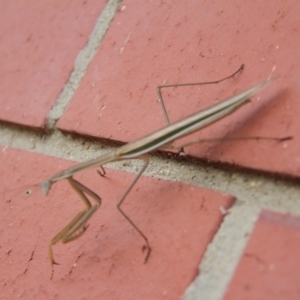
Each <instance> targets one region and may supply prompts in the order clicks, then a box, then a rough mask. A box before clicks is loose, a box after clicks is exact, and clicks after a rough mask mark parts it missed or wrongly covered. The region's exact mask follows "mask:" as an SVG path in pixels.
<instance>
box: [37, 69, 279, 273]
mask: <svg viewBox="0 0 300 300" xmlns="http://www.w3.org/2000/svg"><path fill="white" fill-rule="evenodd" d="M241 69H242V67H241V68H240V69H239V70H238V71H237V72H239V71H240V70H241ZM237 72H235V73H234V74H233V75H231V76H228V77H226V78H224V79H222V80H219V81H216V82H215V83H218V82H220V81H223V80H225V79H227V78H229V77H232V76H234V75H235V74H236V73H237ZM273 80H274V79H269V80H267V81H265V82H262V83H259V84H257V85H255V86H253V87H252V88H249V89H247V90H245V91H243V92H241V93H239V94H237V95H235V96H233V97H230V98H228V99H226V100H224V101H222V102H220V103H218V104H215V105H213V106H211V107H209V108H207V109H205V110H202V111H199V112H197V113H195V114H193V115H191V116H188V117H186V118H184V119H182V120H179V121H177V122H175V123H173V124H170V125H168V126H166V127H164V128H162V129H160V130H157V131H155V132H153V133H151V134H149V135H147V136H145V137H143V138H141V139H138V140H136V141H133V142H130V143H128V144H125V145H123V146H121V147H119V148H117V149H115V150H113V151H111V152H108V153H106V154H104V155H102V156H100V157H97V158H94V159H91V160H89V161H87V162H83V163H79V164H76V165H75V166H73V167H71V168H69V169H66V170H64V171H62V172H59V173H57V174H54V175H53V176H52V177H50V178H49V179H47V180H45V181H43V182H41V183H40V185H39V187H40V188H41V190H42V191H43V193H44V194H45V195H47V194H48V192H49V189H50V188H51V185H52V184H54V183H55V182H56V181H59V180H62V179H66V180H68V181H69V183H70V185H71V186H72V188H73V189H74V190H75V191H76V193H77V194H78V195H79V197H80V198H81V199H82V201H83V202H84V203H85V205H86V209H84V210H82V211H81V212H80V213H78V215H77V216H75V218H73V220H72V221H71V222H70V223H69V224H68V225H67V226H66V227H65V228H64V229H63V230H62V231H60V232H59V233H58V234H57V235H56V236H55V237H54V238H53V239H52V240H51V242H50V244H49V258H50V261H51V265H52V275H53V264H56V263H55V261H54V258H53V253H52V246H53V245H55V244H56V243H57V242H59V241H62V242H63V243H67V242H70V241H72V240H74V239H77V238H78V237H79V236H81V235H82V234H83V233H84V231H85V230H86V226H85V224H86V222H87V221H88V220H89V219H90V217H91V216H92V215H93V214H94V212H95V211H96V210H97V209H98V208H99V207H100V205H101V198H100V197H99V196H98V195H97V194H96V193H94V192H93V191H92V190H90V189H89V188H87V187H86V186H84V185H83V184H82V183H80V182H78V181H77V180H75V179H74V178H73V175H74V174H76V173H78V172H81V171H83V170H87V169H90V168H93V167H99V166H100V167H101V168H102V166H103V165H104V164H106V163H109V162H114V161H119V160H125V159H136V158H138V159H142V160H144V162H145V164H144V166H143V167H142V169H141V170H140V171H139V173H138V174H137V176H136V178H135V179H134V181H133V182H132V183H131V185H130V186H129V187H128V189H127V191H126V192H125V193H124V195H123V197H122V198H121V200H120V201H119V203H118V205H117V208H118V210H119V211H120V212H121V213H122V215H123V216H124V217H125V218H126V219H127V221H128V222H129V223H130V224H131V225H132V226H133V227H134V228H135V229H136V230H137V232H138V233H139V234H140V235H141V237H142V238H143V239H144V240H145V242H146V245H147V254H146V257H145V262H146V261H147V260H148V258H149V255H150V252H151V248H150V244H149V242H148V239H147V237H146V236H145V234H144V233H143V232H142V231H141V230H140V229H139V228H138V227H137V226H136V225H135V224H134V223H133V221H132V220H131V219H130V218H129V217H128V216H127V215H126V214H125V212H123V210H122V209H121V205H122V203H123V201H124V200H125V198H126V196H127V195H128V193H129V192H130V190H131V189H132V187H133V186H134V184H135V183H136V182H137V180H138V179H139V177H140V176H141V175H142V173H143V172H144V170H145V169H146V167H147V165H148V156H147V154H148V153H150V152H152V151H155V150H159V149H161V148H163V147H164V146H166V145H170V144H171V143H172V142H173V141H175V140H176V139H178V138H181V137H184V136H186V135H189V134H191V133H193V132H195V131H197V130H199V129H201V128H204V127H206V126H208V125H210V124H212V123H214V122H217V121H218V120H220V119H222V118H224V117H225V116H228V115H229V114H231V113H233V112H234V111H235V110H237V109H238V108H240V107H241V106H243V105H244V104H245V103H247V101H248V99H249V98H250V97H251V96H252V95H253V94H255V93H256V92H258V91H259V90H261V89H262V88H264V87H265V86H266V85H268V84H269V83H271V82H272V81H273ZM209 83H212V82H209ZM183 85H196V83H193V84H180V85H174V86H183ZM169 86H172V85H168V86H161V87H158V94H159V97H160V100H161V101H163V100H162V96H161V92H160V88H162V87H169ZM162 104H163V103H162ZM166 119H167V122H169V121H168V118H166ZM181 147H182V146H181ZM102 170H103V174H102V175H104V174H105V171H104V169H103V168H102ZM87 196H89V197H91V198H93V199H94V200H95V202H96V204H95V205H94V206H92V205H91V203H90V201H89V199H88V198H87Z"/></svg>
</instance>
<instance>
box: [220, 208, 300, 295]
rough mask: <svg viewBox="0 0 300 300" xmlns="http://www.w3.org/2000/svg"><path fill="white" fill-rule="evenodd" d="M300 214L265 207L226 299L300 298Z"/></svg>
mask: <svg viewBox="0 0 300 300" xmlns="http://www.w3.org/2000/svg"><path fill="white" fill-rule="evenodd" d="M299 253H300V218H299V217H293V216H291V215H283V214H280V213H274V212H270V211H262V213H261V214H260V217H259V219H258V221H257V223H256V226H255V228H254V231H253V232H252V234H251V237H250V240H249V242H248V245H247V247H246V249H245V251H244V254H243V257H242V258H241V261H240V263H239V265H238V267H237V270H236V272H235V274H234V277H233V279H232V281H231V283H230V285H229V287H228V291H227V293H226V296H225V297H224V299H230V300H233V299H245V300H246V299H264V300H268V299H270V300H271V299H272V300H273V299H290V300H291V299H295V300H296V299H299V298H300V256H299Z"/></svg>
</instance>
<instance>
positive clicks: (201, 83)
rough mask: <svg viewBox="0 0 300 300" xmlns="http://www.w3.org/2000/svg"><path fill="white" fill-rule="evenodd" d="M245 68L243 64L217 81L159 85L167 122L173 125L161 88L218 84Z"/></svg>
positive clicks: (159, 93)
mask: <svg viewBox="0 0 300 300" xmlns="http://www.w3.org/2000/svg"><path fill="white" fill-rule="evenodd" d="M243 69H244V65H243V64H242V65H241V66H240V67H239V69H238V70H237V71H235V72H234V73H233V74H231V75H229V76H227V77H224V78H222V79H219V80H215V81H206V82H193V83H177V84H166V85H159V86H158V87H157V88H156V91H157V94H158V98H159V102H160V104H161V106H162V110H163V113H164V117H165V120H166V123H167V125H171V123H170V120H169V116H168V113H167V110H166V106H165V103H164V100H163V96H162V92H161V90H162V89H164V88H169V87H179V86H193V85H206V84H217V83H219V82H222V81H225V80H227V79H229V78H232V77H234V76H235V75H236V74H237V73H239V72H241V71H242V70H243Z"/></svg>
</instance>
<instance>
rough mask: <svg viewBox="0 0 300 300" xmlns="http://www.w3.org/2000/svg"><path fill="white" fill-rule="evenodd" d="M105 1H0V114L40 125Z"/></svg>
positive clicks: (30, 124)
mask: <svg viewBox="0 0 300 300" xmlns="http://www.w3.org/2000/svg"><path fill="white" fill-rule="evenodd" d="M105 3H106V1H104V0H103V1H95V0H85V1H78V0H75V1H73V0H72V1H57V0H55V1H42V2H41V1H38V0H30V1H9V0H6V1H1V3H0V43H1V47H0V66H1V67H0V69H1V77H0V119H1V120H2V121H6V122H11V123H17V124H20V125H26V126H31V127H44V125H45V122H46V117H47V114H48V112H49V110H50V109H51V107H52V105H53V104H54V102H55V101H56V100H57V97H58V95H59V93H60V92H61V91H62V89H63V87H64V85H65V84H66V82H67V81H68V79H69V76H70V74H71V72H72V71H73V66H74V61H75V59H76V57H77V55H78V53H79V51H80V50H81V49H82V48H83V47H84V45H85V44H86V42H87V40H88V37H89V34H90V33H91V31H92V30H93V28H94V26H95V23H96V20H97V19H98V17H99V15H100V13H101V11H102V9H103V7H104V5H105Z"/></svg>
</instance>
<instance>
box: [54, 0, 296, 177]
mask: <svg viewBox="0 0 300 300" xmlns="http://www.w3.org/2000/svg"><path fill="white" fill-rule="evenodd" d="M122 6H123V8H124V9H120V10H119V12H118V13H117V15H116V17H115V19H114V21H113V23H112V25H111V27H110V29H109V31H108V33H107V35H106V36H105V38H104V40H103V43H102V45H101V46H100V49H99V52H98V53H97V55H96V57H95V59H94V60H93V62H92V63H91V65H90V68H89V69H88V72H87V74H86V76H85V78H84V80H83V81H82V84H81V86H80V88H79V90H78V91H77V93H76V95H75V97H74V99H73V101H72V103H71V105H70V106H69V107H68V109H67V112H66V114H65V115H64V116H63V118H62V119H61V121H60V122H59V123H58V126H59V128H61V129H63V130H66V131H74V132H77V133H80V134H86V135H93V136H97V137H104V138H107V139H112V140H118V141H125V142H128V141H133V140H135V139H137V138H139V137H141V136H143V135H145V134H148V133H150V132H152V131H153V130H155V129H158V128H160V127H162V126H164V125H165V123H164V119H163V116H162V113H161V108H160V106H159V104H158V103H157V95H156V91H155V88H156V86H158V85H160V84H163V83H164V82H167V83H185V82H197V81H207V80H216V79H220V78H223V77H225V76H227V75H229V74H231V73H232V72H234V71H235V70H236V69H237V68H238V67H239V66H240V65H241V64H242V63H243V64H245V70H244V71H243V73H242V74H240V75H239V76H238V78H237V79H235V80H228V82H226V83H224V84H219V85H218V86H209V87H208V86H207V87H205V88H198V87H196V88H191V89H190V88H178V89H176V91H175V92H171V91H166V92H165V96H166V98H167V99H166V102H167V107H168V109H169V111H170V115H171V120H176V119H178V118H182V117H184V116H185V115H187V114H190V113H193V112H196V111H199V110H201V109H203V108H204V107H206V106H209V105H211V104H213V103H216V102H218V101H220V100H222V99H225V98H226V97H227V96H231V95H233V94H234V93H236V92H238V91H241V90H243V89H246V88H248V87H251V86H252V85H254V84H257V83H259V82H262V81H264V80H266V79H267V78H268V77H269V76H270V75H271V74H272V69H273V68H274V67H276V70H275V71H274V73H273V74H272V76H277V75H279V76H280V79H279V80H278V81H276V82H274V83H273V84H272V85H271V86H269V87H268V88H267V89H266V90H265V91H263V92H261V93H260V94H259V95H257V96H255V97H253V101H252V102H251V103H249V104H248V105H246V106H244V107H243V108H242V109H241V110H239V111H238V112H236V113H235V114H234V115H233V116H230V117H228V118H227V119H224V120H223V121H221V122H218V123H217V124H214V125H213V126H211V127H208V128H207V129H205V130H203V131H201V132H200V133H199V134H198V135H197V137H198V138H199V137H202V138H203V137H204V138H205V137H224V136H270V137H282V136H290V135H291V136H294V139H293V140H292V141H288V142H284V143H277V142H270V141H267V142H266V141H247V142H246V141H242V142H234V143H229V142H227V143H223V144H220V143H216V144H202V145H198V146H195V147H193V148H191V149H190V150H188V149H187V153H189V154H193V155H195V156H198V157H205V158H208V159H210V160H215V161H222V162H229V163H235V164H237V165H241V166H245V167H249V168H256V169H260V170H265V171H271V172H280V173H286V174H289V175H294V176H298V175H299V172H300V171H299V170H300V159H299V155H298V153H299V152H300V142H299V141H300V140H299V139H298V138H297V136H298V135H299V130H298V128H299V127H300V119H299V117H298V116H299V111H300V102H299V101H298V99H299V96H300V85H299V84H298V74H299V72H300V63H299V62H300V52H299V51H298V48H299V46H300V45H299V42H300V40H299V38H298V33H297V32H298V31H299V26H300V23H299V17H298V16H299V12H300V3H299V2H295V1H292V0H290V1H280V0H276V1H273V2H272V5H271V6H270V5H268V4H266V3H263V2H253V1H252V2H251V1H248V2H247V3H241V2H239V1H231V2H230V4H229V5H220V4H219V3H217V2H212V1H206V2H205V1H185V2H176V1H175V2H172V1H163V2H162V1H159V0H157V1H140V2H132V1H123V2H122ZM168 94H172V97H170V98H168V97H167V96H168Z"/></svg>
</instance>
